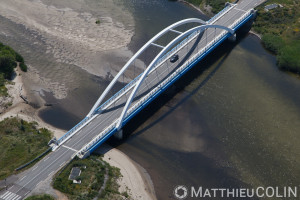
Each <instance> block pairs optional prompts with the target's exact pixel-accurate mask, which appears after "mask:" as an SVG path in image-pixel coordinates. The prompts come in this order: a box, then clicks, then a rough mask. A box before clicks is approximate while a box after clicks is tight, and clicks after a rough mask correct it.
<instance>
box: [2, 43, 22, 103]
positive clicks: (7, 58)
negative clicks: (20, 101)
mask: <svg viewBox="0 0 300 200" xmlns="http://www.w3.org/2000/svg"><path fill="white" fill-rule="evenodd" d="M17 62H19V63H20V68H21V70H22V71H24V72H26V71H27V65H26V64H25V62H24V58H23V57H22V56H21V55H20V54H18V53H17V52H15V51H14V50H13V49H12V48H10V47H9V46H6V45H4V44H2V43H1V42H0V97H1V96H8V93H7V89H6V87H5V83H6V79H11V78H12V76H13V74H14V68H15V67H16V66H17Z"/></svg>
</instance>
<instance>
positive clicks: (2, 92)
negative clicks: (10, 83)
mask: <svg viewBox="0 0 300 200" xmlns="http://www.w3.org/2000/svg"><path fill="white" fill-rule="evenodd" d="M5 83H6V80H5V78H4V74H1V73H0V97H3V96H4V97H7V96H8V92H7V88H6V87H5Z"/></svg>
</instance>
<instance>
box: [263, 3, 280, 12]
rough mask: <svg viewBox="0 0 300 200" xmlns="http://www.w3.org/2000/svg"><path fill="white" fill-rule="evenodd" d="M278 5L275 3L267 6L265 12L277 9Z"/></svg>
mask: <svg viewBox="0 0 300 200" xmlns="http://www.w3.org/2000/svg"><path fill="white" fill-rule="evenodd" d="M277 7H278V5H277V4H276V3H273V4H270V5H266V6H265V10H271V9H274V8H277Z"/></svg>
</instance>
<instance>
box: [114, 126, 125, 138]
mask: <svg viewBox="0 0 300 200" xmlns="http://www.w3.org/2000/svg"><path fill="white" fill-rule="evenodd" d="M114 137H115V138H117V139H118V140H122V139H123V129H120V130H119V131H117V132H116V133H115V134H114Z"/></svg>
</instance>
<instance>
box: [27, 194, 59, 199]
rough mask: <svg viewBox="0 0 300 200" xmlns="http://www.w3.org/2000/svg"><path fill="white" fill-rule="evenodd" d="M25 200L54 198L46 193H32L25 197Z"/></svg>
mask: <svg viewBox="0 0 300 200" xmlns="http://www.w3.org/2000/svg"><path fill="white" fill-rule="evenodd" d="M25 200H55V199H54V198H53V197H52V196H50V195H48V194H42V195H34V196H30V197H27V198H26V199H25Z"/></svg>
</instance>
